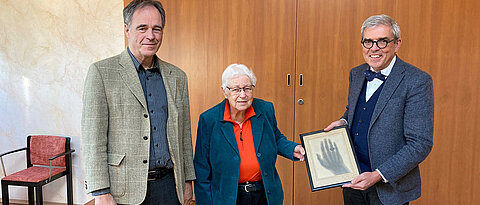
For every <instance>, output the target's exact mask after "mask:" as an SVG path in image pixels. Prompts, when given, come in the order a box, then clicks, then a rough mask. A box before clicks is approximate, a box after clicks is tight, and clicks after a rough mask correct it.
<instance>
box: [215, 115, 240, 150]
mask: <svg viewBox="0 0 480 205" xmlns="http://www.w3.org/2000/svg"><path fill="white" fill-rule="evenodd" d="M220 124H221V125H220V129H222V133H223V137H225V139H226V140H227V142H228V143H229V144H230V146H232V148H233V149H234V150H235V152H236V153H237V154H238V155H239V156H240V152H239V151H238V145H237V140H236V139H235V133H234V132H233V126H232V124H231V123H229V122H226V121H223V118H222V122H220ZM219 154H221V153H219Z"/></svg>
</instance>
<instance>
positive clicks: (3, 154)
mask: <svg viewBox="0 0 480 205" xmlns="http://www.w3.org/2000/svg"><path fill="white" fill-rule="evenodd" d="M22 150H27V148H26V147H24V148H20V149H16V150H12V151H9V152H5V153H2V154H0V157H3V156H5V155H7V154H12V153H14V152H19V151H22Z"/></svg>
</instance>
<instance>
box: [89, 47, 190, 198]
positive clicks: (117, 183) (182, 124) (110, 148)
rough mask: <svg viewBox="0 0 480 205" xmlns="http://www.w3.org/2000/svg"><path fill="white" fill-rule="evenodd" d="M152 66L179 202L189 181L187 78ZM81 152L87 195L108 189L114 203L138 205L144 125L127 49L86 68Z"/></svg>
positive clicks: (145, 149) (143, 180)
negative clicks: (163, 100) (159, 85)
mask: <svg viewBox="0 0 480 205" xmlns="http://www.w3.org/2000/svg"><path fill="white" fill-rule="evenodd" d="M157 63H158V65H159V67H160V72H161V74H162V78H163V82H164V84H165V90H166V92H167V101H168V119H167V138H168V147H169V150H170V155H171V158H172V161H173V164H174V172H175V182H176V187H177V195H178V200H179V201H180V202H181V203H183V193H184V187H185V181H186V180H194V179H195V172H194V169H193V153H192V152H193V151H192V137H191V130H190V109H189V102H188V86H187V76H186V75H185V73H184V72H183V71H182V70H180V69H179V68H177V67H175V66H174V65H171V64H169V63H167V62H164V61H162V60H160V59H158V61H157ZM144 136H147V137H148V138H147V140H145V139H144ZM82 148H83V160H84V166H85V174H86V182H85V183H86V184H85V187H86V189H87V192H92V191H95V190H100V189H104V188H108V187H110V193H111V194H112V195H113V197H114V198H115V200H116V202H117V203H121V204H140V203H141V202H142V201H143V200H144V198H145V195H146V192H147V173H148V160H149V155H150V153H149V152H150V150H149V149H150V120H149V112H148V109H147V103H146V100H145V96H144V94H143V90H142V86H141V84H140V80H139V78H138V74H137V71H136V70H135V67H134V65H133V62H132V59H131V58H130V55H129V54H128V52H127V50H125V51H123V52H122V53H121V54H120V55H117V56H113V57H111V58H107V59H104V60H101V61H98V62H96V63H94V64H92V65H91V66H90V68H89V71H88V74H87V78H86V80H85V90H84V93H83V113H82ZM145 160H146V161H145Z"/></svg>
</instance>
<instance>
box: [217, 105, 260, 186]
mask: <svg viewBox="0 0 480 205" xmlns="http://www.w3.org/2000/svg"><path fill="white" fill-rule="evenodd" d="M253 116H255V111H254V110H253V107H252V106H250V107H249V108H247V110H246V114H245V120H244V121H243V124H242V127H241V128H240V125H239V124H238V123H236V122H235V121H233V119H232V116H231V115H230V104H229V103H228V101H227V103H226V105H225V112H224V114H223V120H225V121H228V122H232V124H233V131H234V132H235V139H236V140H237V146H238V151H239V153H240V175H239V179H238V182H239V183H244V182H247V181H248V182H255V181H259V180H262V174H261V172H260V165H259V164H258V160H257V156H256V153H255V146H254V144H253V135H252V123H251V122H250V118H251V117H253Z"/></svg>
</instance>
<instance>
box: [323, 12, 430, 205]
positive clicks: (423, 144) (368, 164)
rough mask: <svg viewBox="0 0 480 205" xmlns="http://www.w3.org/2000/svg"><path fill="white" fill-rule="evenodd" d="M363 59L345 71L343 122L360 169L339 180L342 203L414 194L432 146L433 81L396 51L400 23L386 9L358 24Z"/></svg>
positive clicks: (402, 199)
mask: <svg viewBox="0 0 480 205" xmlns="http://www.w3.org/2000/svg"><path fill="white" fill-rule="evenodd" d="M361 31H362V45H363V57H364V59H365V61H366V64H363V65H360V66H358V67H355V68H353V69H352V70H351V71H350V82H349V83H350V85H349V91H348V105H347V110H346V111H345V113H344V115H343V117H342V119H340V120H338V121H335V122H332V123H331V124H330V125H329V126H328V127H327V128H325V130H330V129H332V128H333V127H336V126H340V125H345V124H348V126H349V128H350V133H351V137H352V140H353V143H354V147H355V154H356V155H357V159H358V160H359V165H360V168H361V171H362V173H361V174H360V175H359V176H358V177H356V178H355V179H353V180H352V182H351V183H349V184H346V185H344V186H343V187H344V189H343V197H344V203H345V204H408V203H409V201H413V200H415V199H417V198H418V197H420V194H421V186H420V171H419V167H418V165H419V163H420V162H422V161H423V160H424V159H425V158H426V157H427V155H428V154H429V153H430V151H431V149H432V146H433V83H432V78H431V77H430V75H429V74H427V73H425V72H423V71H421V70H420V69H418V68H416V67H415V66H413V65H410V64H408V63H406V62H404V61H402V60H401V59H400V58H398V57H397V56H396V52H397V51H398V49H399V48H400V45H401V42H402V41H401V38H400V28H399V26H398V24H397V23H396V22H395V20H393V19H392V18H391V17H389V16H387V15H378V16H371V17H369V18H368V19H367V20H365V22H364V23H363V26H362V29H361Z"/></svg>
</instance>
